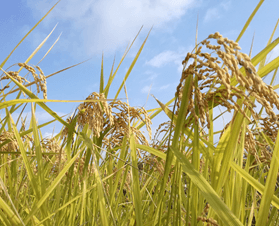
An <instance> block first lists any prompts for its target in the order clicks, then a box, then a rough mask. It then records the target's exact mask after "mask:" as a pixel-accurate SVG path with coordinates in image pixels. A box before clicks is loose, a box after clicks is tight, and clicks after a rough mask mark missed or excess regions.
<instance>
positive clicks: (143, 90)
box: [141, 85, 152, 93]
mask: <svg viewBox="0 0 279 226" xmlns="http://www.w3.org/2000/svg"><path fill="white" fill-rule="evenodd" d="M151 88H152V86H150V85H149V86H144V87H143V88H142V89H141V93H149V92H150V91H151Z"/></svg>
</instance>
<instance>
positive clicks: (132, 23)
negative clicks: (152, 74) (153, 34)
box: [27, 0, 196, 55]
mask: <svg viewBox="0 0 279 226" xmlns="http://www.w3.org/2000/svg"><path fill="white" fill-rule="evenodd" d="M55 2H56V0H55V1H47V0H42V1H35V0H27V5H28V6H29V7H30V8H31V9H32V11H33V12H34V14H37V16H38V18H39V17H41V16H42V15H43V14H45V13H46V12H47V10H48V9H50V8H51V6H52V5H54V3H55ZM195 4H196V3H195ZM191 7H194V1H193V0H176V1H168V0H160V1H153V0H134V1H130V0H106V1H103V0H83V1H76V0H68V1H67V2H64V1H61V2H60V3H59V4H58V5H57V6H56V7H55V8H54V9H53V11H52V12H51V13H50V14H49V15H48V17H47V18H46V22H45V25H51V26H53V25H54V24H56V23H57V22H60V21H62V23H63V22H65V27H63V29H65V30H66V32H65V33H67V36H65V35H64V36H65V37H62V38H63V39H67V40H70V42H68V41H67V40H66V43H71V45H72V46H73V47H79V48H82V49H83V50H84V53H85V54H88V55H91V54H99V53H101V52H102V51H104V52H109V53H114V52H115V51H116V50H117V49H119V48H120V47H123V46H125V47H126V45H127V43H128V42H131V41H132V40H133V38H134V37H135V35H136V34H137V33H138V31H139V29H140V27H141V26H142V25H144V29H145V30H149V29H150V28H151V27H152V26H153V25H154V28H155V29H157V28H164V29H165V28H166V25H167V23H169V22H171V21H173V20H178V19H179V18H181V17H182V16H183V15H184V14H185V13H186V10H187V9H189V8H191ZM67 26H68V27H67ZM62 36H63V35H62ZM61 42H62V41H61ZM63 42H64V41H63Z"/></svg>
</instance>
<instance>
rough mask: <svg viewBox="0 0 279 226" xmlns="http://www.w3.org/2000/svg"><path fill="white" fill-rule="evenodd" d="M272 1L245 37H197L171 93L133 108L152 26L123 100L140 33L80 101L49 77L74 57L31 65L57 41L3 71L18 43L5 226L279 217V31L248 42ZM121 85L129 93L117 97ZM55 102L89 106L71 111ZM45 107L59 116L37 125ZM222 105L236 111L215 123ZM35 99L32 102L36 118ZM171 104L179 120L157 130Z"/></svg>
mask: <svg viewBox="0 0 279 226" xmlns="http://www.w3.org/2000/svg"><path fill="white" fill-rule="evenodd" d="M262 2H263V1H260V2H259V4H258V6H257V7H256V9H255V10H254V12H253V13H252V14H251V16H250V17H249V19H248V21H247V22H246V24H245V26H244V27H243V29H242V31H241V32H240V35H239V36H238V38H237V40H236V41H233V40H229V39H228V38H226V37H223V36H222V35H221V34H220V33H218V32H216V33H214V34H209V36H208V37H207V38H206V39H205V40H203V41H201V42H199V43H198V42H196V45H195V48H194V49H193V51H192V52H190V53H188V54H187V55H186V56H185V59H181V61H182V65H183V71H182V72H181V79H180V82H179V84H177V88H176V90H174V91H173V95H174V97H173V99H171V100H170V101H169V102H167V103H162V102H161V101H160V98H159V97H156V98H155V99H156V101H157V102H158V104H159V106H160V108H156V109H145V108H143V107H142V108H136V107H132V106H130V105H129V102H128V99H129V98H128V94H127V92H126V85H125V84H126V83H125V82H126V80H127V79H128V77H129V75H130V74H131V71H132V69H133V67H134V65H135V63H136V62H137V59H138V57H139V56H140V53H141V51H142V50H143V48H144V45H145V43H146V41H147V40H148V36H149V34H150V32H152V31H151V30H150V32H149V33H148V35H147V37H146V39H145V40H144V42H143V43H142V45H141V47H140V49H139V50H138V52H137V54H136V56H135V58H134V59H133V61H132V63H131V65H130V68H129V69H128V71H127V74H126V75H125V77H124V79H123V82H122V84H121V85H120V87H119V89H118V91H117V92H116V94H115V95H114V98H113V99H108V94H109V91H110V88H111V85H112V82H113V80H114V78H115V76H117V71H118V68H119V66H120V65H121V63H122V62H123V60H124V59H125V56H126V55H127V53H128V51H129V49H130V48H131V46H132V45H133V43H132V44H131V46H130V47H129V48H128V49H127V50H126V51H125V53H124V55H123V57H122V59H121V61H120V62H119V64H118V66H117V67H116V69H114V68H113V66H112V70H111V73H110V75H109V78H108V80H107V82H105V79H104V74H103V60H102V63H101V76H100V85H99V92H93V93H91V94H89V96H88V97H87V98H86V100H80V101H71V100H49V99H47V85H46V81H47V78H49V77H51V76H54V75H55V74H58V73H60V72H61V71H65V70H70V68H71V67H74V66H76V65H73V66H71V67H69V68H65V69H63V70H61V71H58V72H56V73H53V74H51V75H48V76H45V75H44V72H43V69H42V68H40V67H39V66H34V65H30V63H29V61H30V60H31V59H32V56H33V55H34V54H35V52H36V51H38V50H39V49H40V48H41V46H42V45H43V44H44V43H45V42H46V41H47V39H46V40H44V42H43V43H41V45H40V46H38V48H37V49H36V50H35V51H34V53H32V54H31V55H30V57H29V58H28V59H27V60H26V61H25V62H24V63H17V64H16V65H12V66H13V67H12V68H13V69H14V68H16V69H17V70H9V69H10V68H11V67H7V68H8V69H5V70H4V66H5V68H6V65H5V63H6V61H7V60H8V59H9V57H10V55H11V54H12V53H13V51H14V50H15V49H16V48H17V47H18V46H16V47H15V49H14V50H13V51H12V52H11V54H10V55H9V56H8V57H7V58H6V59H5V60H4V61H3V62H2V63H1V66H0V68H1V71H2V75H1V77H0V80H1V82H2V84H4V86H3V88H2V89H1V93H0V96H1V97H0V98H1V102H0V109H1V110H2V111H4V112H5V115H4V117H2V118H1V119H0V122H1V123H0V187H1V189H0V194H1V195H0V209H1V210H0V225H5V226H15V225H30V226H39V225H69V226H71V225H73V226H76V225H79V226H81V225H96V226H99V225H123V226H126V225H137V226H139V225H144V226H148V225H150V226H151V225H152V226H156V225H187V226H190V225H191V226H194V225H211V226H219V225H220V226H221V225H224V226H226V225H232V226H234V225H249V226H250V225H256V226H262V225H270V226H271V225H279V212H278V209H279V194H278V193H279V180H278V167H279V159H278V156H279V141H278V139H277V137H278V127H279V122H278V120H277V118H278V115H277V114H276V111H278V110H279V95H278V94H277V92H276V89H277V88H278V87H279V85H278V84H277V85H276V84H273V83H274V79H275V77H276V74H277V71H278V66H279V58H278V57H277V58H275V59H274V60H272V61H271V62H269V63H267V61H266V56H267V54H268V53H270V51H272V50H273V49H274V47H275V46H276V45H277V44H278V43H279V38H276V39H275V40H274V41H271V40H273V34H274V32H273V34H271V37H270V41H269V42H268V45H267V46H266V47H265V48H264V49H263V50H262V51H260V52H259V53H258V54H257V55H255V56H254V57H253V58H252V57H251V56H250V54H249V53H248V54H247V53H243V52H242V51H241V47H240V46H239V44H238V41H239V40H240V38H241V37H242V35H243V34H244V32H245V30H246V28H247V27H248V25H249V23H250V22H251V20H252V19H253V16H254V15H255V13H256V12H257V10H258V9H259V7H260V5H261V3H262ZM54 7H55V6H54ZM52 9H53V8H52ZM52 9H51V10H52ZM51 10H50V11H49V12H48V13H47V14H46V15H45V16H47V15H48V14H49V13H50V12H51ZM45 16H44V17H43V18H42V19H44V18H45ZM41 21H42V20H41ZM41 21H39V22H38V23H37V24H36V25H35V26H34V27H33V28H32V30H33V29H35V28H36V26H38V25H39V24H40V22H41ZM278 22H279V20H278V21H277V24H276V26H275V28H274V31H275V30H276V27H277V25H278ZM32 30H31V31H32ZM31 31H30V32H31ZM30 32H29V33H30ZM29 33H28V34H29ZM28 34H27V35H26V36H25V37H24V38H23V39H22V40H21V41H20V43H19V44H21V42H22V41H23V40H24V39H25V38H26V37H27V36H28ZM136 38H137V37H136ZM136 38H135V39H136ZM19 44H18V45H19ZM51 48H52V47H51ZM50 50H51V49H50ZM26 72H28V73H29V74H31V75H32V77H31V78H32V80H31V81H28V80H27V79H26V78H25V77H24V76H23V74H26ZM266 76H271V77H272V78H271V83H270V84H266V83H265V82H264V81H263V78H265V77H266ZM31 87H33V91H31ZM123 89H124V91H125V94H126V99H125V101H123V100H120V99H119V93H120V91H121V90H123ZM38 93H43V99H40V98H38V95H37V94H38ZM12 94H13V95H16V98H12V99H11V100H10V99H9V97H10V95H12ZM110 95H111V93H110ZM57 98H58V99H59V97H57ZM48 102H79V106H78V107H77V108H76V110H75V111H74V112H73V114H72V115H71V116H70V117H68V118H67V119H64V118H63V117H59V116H58V115H57V114H56V113H55V112H54V111H53V110H52V109H51V108H49V107H48V106H47V103H48ZM171 105H172V106H171ZM37 106H40V107H41V108H42V109H43V110H44V111H45V112H47V113H48V114H49V115H51V116H52V117H53V120H51V121H49V122H47V123H44V124H38V123H37V120H36V108H37ZM220 106H222V107H223V108H224V109H225V112H231V113H232V115H233V116H232V118H231V119H230V121H229V123H228V124H227V125H226V126H225V127H224V128H223V129H222V130H221V131H215V130H214V126H216V125H215V123H216V120H217V119H218V118H219V117H221V116H222V114H219V115H216V111H214V109H216V108H218V107H220ZM257 106H260V110H258V108H257ZM25 109H31V112H32V115H31V121H30V123H27V121H26V118H23V117H22V115H23V112H24V110H25ZM15 112H18V113H19V114H18V115H19V116H18V118H13V117H12V114H13V113H15ZM161 112H164V114H166V115H167V116H168V119H169V120H168V121H166V122H162V123H161V124H160V125H159V127H158V128H157V130H156V131H151V124H152V120H153V119H154V118H155V117H157V116H158V114H159V113H161ZM263 113H264V114H265V115H266V117H264V116H263ZM54 121H56V122H59V123H61V125H63V128H62V129H61V131H60V132H59V133H58V134H57V135H56V136H54V137H52V138H47V139H46V138H44V137H43V135H42V132H41V129H42V128H44V127H45V126H48V125H50V124H51V123H53V122H54ZM143 129H145V130H146V131H147V132H148V135H147V136H145V135H144V133H143ZM216 136H217V137H218V141H217V142H215V140H214V137H216Z"/></svg>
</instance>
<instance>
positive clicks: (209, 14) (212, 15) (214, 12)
mask: <svg viewBox="0 0 279 226" xmlns="http://www.w3.org/2000/svg"><path fill="white" fill-rule="evenodd" d="M218 18H220V14H219V10H218V9H217V8H210V9H208V10H207V11H206V14H205V17H204V22H209V21H210V20H213V19H218Z"/></svg>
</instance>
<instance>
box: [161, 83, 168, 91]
mask: <svg viewBox="0 0 279 226" xmlns="http://www.w3.org/2000/svg"><path fill="white" fill-rule="evenodd" d="M169 86H170V84H168V85H164V86H161V87H160V90H164V89H167V88H169Z"/></svg>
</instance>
